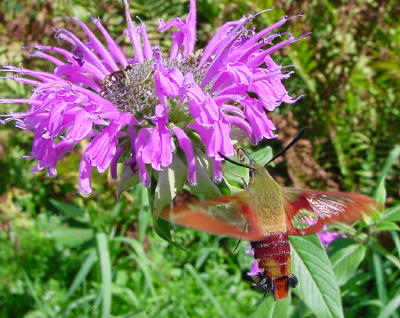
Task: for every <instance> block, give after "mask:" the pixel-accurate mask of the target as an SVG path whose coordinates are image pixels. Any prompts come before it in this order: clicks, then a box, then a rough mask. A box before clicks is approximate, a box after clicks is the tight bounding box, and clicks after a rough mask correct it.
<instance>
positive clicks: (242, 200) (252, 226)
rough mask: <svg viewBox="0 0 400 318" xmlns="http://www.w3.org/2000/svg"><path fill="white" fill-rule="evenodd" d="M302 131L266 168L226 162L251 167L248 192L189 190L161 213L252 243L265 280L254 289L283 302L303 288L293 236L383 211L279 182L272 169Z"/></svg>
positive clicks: (360, 200) (352, 198)
mask: <svg viewBox="0 0 400 318" xmlns="http://www.w3.org/2000/svg"><path fill="white" fill-rule="evenodd" d="M302 132H303V131H301V132H300V133H299V135H298V136H297V137H296V138H294V140H293V141H292V142H291V143H290V144H289V145H288V146H287V147H286V148H285V149H283V151H281V152H280V153H278V154H277V155H275V156H274V157H273V158H272V159H271V160H270V161H269V162H268V163H267V164H266V165H265V166H262V165H260V164H258V163H256V162H255V161H254V160H252V159H251V158H249V163H244V162H235V161H233V160H231V159H229V158H225V159H226V160H228V161H230V162H232V163H234V164H237V165H240V166H243V167H246V168H247V169H249V174H250V182H249V185H248V190H246V191H242V192H239V193H237V194H235V195H230V196H223V197H217V198H213V199H205V200H200V199H198V198H196V197H194V196H193V195H190V194H189V193H187V192H184V193H183V194H180V195H178V196H177V198H176V199H175V200H174V204H173V205H171V206H169V207H166V208H165V209H164V210H163V211H162V213H161V217H162V218H164V219H166V220H168V221H170V222H173V223H176V224H178V225H182V226H186V227H189V228H192V229H196V230H199V231H204V232H208V233H212V234H217V235H229V236H233V237H237V238H240V239H245V240H249V241H250V244H251V247H252V249H253V252H254V258H255V260H256V262H255V263H253V265H252V268H251V271H250V273H249V274H250V275H255V274H258V276H259V279H258V282H257V284H255V286H254V287H255V289H256V290H258V291H261V292H263V293H265V294H267V293H272V294H273V295H274V297H275V299H277V300H278V299H282V298H286V297H287V295H288V291H289V287H295V286H296V285H297V278H296V277H295V276H294V275H293V274H292V270H291V256H290V245H289V239H288V236H289V235H306V234H312V233H316V232H319V231H321V230H322V229H323V227H324V225H325V224H329V223H332V222H348V223H350V222H354V221H356V220H358V219H360V218H361V217H362V215H363V214H364V215H371V214H372V213H374V212H377V211H378V210H379V204H378V203H377V202H375V201H374V200H372V199H370V198H367V197H365V196H362V195H359V194H354V193H346V192H330V191H316V190H302V189H294V188H282V187H281V186H280V185H279V184H278V183H276V182H275V180H274V179H273V178H272V177H271V175H270V174H269V173H268V170H267V165H268V164H269V163H270V162H271V161H273V160H274V159H276V158H277V157H278V156H279V155H281V154H283V153H284V152H285V151H286V150H287V149H289V148H290V147H291V146H292V145H293V144H294V143H295V141H296V140H298V138H299V137H300V136H301V134H302ZM222 156H223V155H222ZM238 157H239V159H240V158H241V156H239V155H238Z"/></svg>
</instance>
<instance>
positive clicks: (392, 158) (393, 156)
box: [374, 145, 400, 204]
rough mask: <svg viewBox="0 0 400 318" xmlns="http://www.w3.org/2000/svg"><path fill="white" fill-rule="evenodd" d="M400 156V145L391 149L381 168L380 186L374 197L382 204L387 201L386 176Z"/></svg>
mask: <svg viewBox="0 0 400 318" xmlns="http://www.w3.org/2000/svg"><path fill="white" fill-rule="evenodd" d="M399 156H400V145H398V146H395V147H394V148H393V149H392V150H391V151H390V153H389V155H388V156H387V158H386V161H385V163H384V165H383V168H382V170H381V173H380V177H379V182H378V187H377V189H376V190H375V193H374V199H375V200H377V201H378V202H380V203H382V204H383V203H385V201H386V187H385V178H386V176H387V175H388V174H389V172H390V169H391V168H392V166H393V165H394V163H395V162H396V160H397V159H398V157H399Z"/></svg>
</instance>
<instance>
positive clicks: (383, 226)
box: [372, 221, 400, 232]
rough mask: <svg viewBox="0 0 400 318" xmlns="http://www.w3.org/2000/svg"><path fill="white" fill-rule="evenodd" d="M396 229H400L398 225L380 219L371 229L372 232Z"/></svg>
mask: <svg viewBox="0 0 400 318" xmlns="http://www.w3.org/2000/svg"><path fill="white" fill-rule="evenodd" d="M392 230H393V231H398V230H400V227H399V226H398V225H397V224H396V223H393V222H389V221H382V222H379V223H377V224H376V226H375V227H374V228H373V229H372V231H373V232H378V231H392Z"/></svg>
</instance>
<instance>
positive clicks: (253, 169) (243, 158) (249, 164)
mask: <svg viewBox="0 0 400 318" xmlns="http://www.w3.org/2000/svg"><path fill="white" fill-rule="evenodd" d="M304 130H305V128H302V129H300V131H299V133H298V134H297V135H296V136H295V137H294V138H293V139H292V141H291V142H289V144H288V145H287V146H286V147H285V148H283V149H282V150H281V151H279V152H278V153H277V154H276V155H275V156H273V157H272V158H271V159H270V160H269V161H268V162H267V163H266V164H265V165H264V166H263V165H260V164H258V163H257V162H256V161H255V160H254V159H253V158H251V156H250V155H249V153H248V152H247V151H246V150H244V149H243V148H239V149H238V151H237V157H238V159H239V162H237V161H235V160H232V159H229V158H228V157H225V156H224V155H223V154H221V153H220V152H219V155H220V156H221V157H222V158H224V159H225V160H226V161H229V162H231V163H233V164H235V165H237V166H241V167H245V168H247V169H249V176H250V182H251V179H253V178H254V177H255V176H257V175H261V174H269V172H268V171H267V166H268V165H269V164H270V163H271V162H272V161H274V160H275V159H277V158H278V157H280V156H282V155H283V154H284V153H285V152H286V151H287V150H289V149H290V148H291V147H292V146H293V145H294V144H295V143H296V142H297V141H298V140H299V139H300V138H301V136H302V135H303V133H304Z"/></svg>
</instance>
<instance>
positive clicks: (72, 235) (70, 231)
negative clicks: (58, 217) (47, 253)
mask: <svg viewBox="0 0 400 318" xmlns="http://www.w3.org/2000/svg"><path fill="white" fill-rule="evenodd" d="M93 234H94V233H93V230H92V229H85V228H79V227H66V226H58V227H54V228H53V229H52V230H51V232H50V236H51V237H52V238H53V239H54V240H55V241H56V242H57V243H59V244H61V245H63V246H65V247H73V246H79V245H81V244H83V243H85V242H87V241H89V240H90V239H92V238H93Z"/></svg>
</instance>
